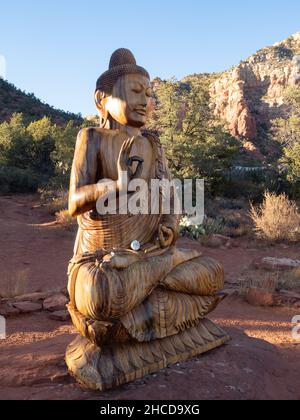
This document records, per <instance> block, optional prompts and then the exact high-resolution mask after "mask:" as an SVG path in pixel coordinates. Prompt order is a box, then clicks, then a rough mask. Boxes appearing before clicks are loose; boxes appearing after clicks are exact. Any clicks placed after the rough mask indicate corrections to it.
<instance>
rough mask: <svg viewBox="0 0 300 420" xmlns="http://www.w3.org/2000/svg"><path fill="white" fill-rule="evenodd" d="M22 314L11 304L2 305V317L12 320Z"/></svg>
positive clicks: (0, 311)
mask: <svg viewBox="0 0 300 420" xmlns="http://www.w3.org/2000/svg"><path fill="white" fill-rule="evenodd" d="M19 314H20V311H19V309H17V308H14V307H13V306H12V304H10V303H0V315H2V316H4V317H5V318H11V317H14V316H18V315H19Z"/></svg>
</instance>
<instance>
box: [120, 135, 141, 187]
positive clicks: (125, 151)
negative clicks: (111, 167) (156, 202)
mask: <svg viewBox="0 0 300 420" xmlns="http://www.w3.org/2000/svg"><path fill="white" fill-rule="evenodd" d="M135 139H136V138H135V137H132V138H129V139H128V140H126V141H125V142H124V144H123V146H122V148H121V151H120V154H119V159H118V180H117V188H118V190H119V191H124V190H127V187H128V184H127V183H128V182H130V181H132V180H133V179H137V178H139V177H140V176H141V175H142V172H143V163H144V159H142V158H141V157H139V156H132V157H130V153H131V150H132V147H133V144H134V141H135ZM134 162H138V166H137V169H136V171H135V172H133V170H132V164H133V163H134ZM126 178H127V180H126Z"/></svg>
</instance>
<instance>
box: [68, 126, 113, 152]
mask: <svg viewBox="0 0 300 420" xmlns="http://www.w3.org/2000/svg"><path fill="white" fill-rule="evenodd" d="M107 131H108V130H105V129H102V128H97V127H88V128H82V129H81V130H80V131H79V133H78V136H77V144H76V147H77V148H87V147H88V148H89V149H90V148H93V149H97V150H98V149H99V148H100V143H101V140H103V139H104V138H105V137H106V136H107Z"/></svg>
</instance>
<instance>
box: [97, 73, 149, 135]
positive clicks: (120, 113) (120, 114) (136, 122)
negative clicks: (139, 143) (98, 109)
mask: <svg viewBox="0 0 300 420" xmlns="http://www.w3.org/2000/svg"><path fill="white" fill-rule="evenodd" d="M151 104H152V89H151V84H150V80H149V79H148V78H147V77H145V76H143V75H139V74H128V75H126V76H122V77H120V78H119V79H118V80H117V82H116V84H115V86H114V88H113V92H112V95H111V96H109V97H107V98H105V109H106V111H107V112H108V113H109V114H110V115H111V117H112V118H113V119H114V120H115V121H117V122H118V123H119V124H122V125H127V126H131V127H139V128H140V127H143V126H144V125H145V124H146V121H147V116H148V113H149V110H150V108H151Z"/></svg>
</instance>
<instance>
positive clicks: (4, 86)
mask: <svg viewBox="0 0 300 420" xmlns="http://www.w3.org/2000/svg"><path fill="white" fill-rule="evenodd" d="M14 112H22V113H23V114H24V116H25V119H27V120H36V119H39V118H43V117H44V116H47V117H49V118H50V119H51V120H52V122H54V123H57V124H65V123H66V122H68V121H70V120H75V121H78V122H79V123H80V122H81V121H82V119H81V117H80V116H79V115H75V114H71V113H68V112H64V111H60V110H57V109H55V108H52V107H51V106H50V105H47V104H45V103H43V102H42V101H40V100H39V99H37V98H36V97H35V96H34V95H33V94H27V93H25V92H22V91H21V90H19V89H17V88H16V87H15V86H14V85H12V84H10V83H8V82H6V81H5V80H3V79H1V78H0V123H1V122H3V121H6V120H8V119H9V118H10V117H11V115H12V114H13V113H14Z"/></svg>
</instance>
